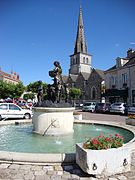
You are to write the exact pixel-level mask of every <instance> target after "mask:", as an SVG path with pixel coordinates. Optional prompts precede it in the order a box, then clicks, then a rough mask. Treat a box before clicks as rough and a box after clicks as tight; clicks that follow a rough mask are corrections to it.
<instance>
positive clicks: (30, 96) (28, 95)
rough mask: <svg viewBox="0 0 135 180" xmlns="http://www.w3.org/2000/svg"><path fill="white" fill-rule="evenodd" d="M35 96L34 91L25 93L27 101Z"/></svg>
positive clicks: (24, 97)
mask: <svg viewBox="0 0 135 180" xmlns="http://www.w3.org/2000/svg"><path fill="white" fill-rule="evenodd" d="M34 98H35V95H34V94H33V93H27V94H24V96H23V99H25V100H26V101H27V100H28V99H32V100H33V99H34Z"/></svg>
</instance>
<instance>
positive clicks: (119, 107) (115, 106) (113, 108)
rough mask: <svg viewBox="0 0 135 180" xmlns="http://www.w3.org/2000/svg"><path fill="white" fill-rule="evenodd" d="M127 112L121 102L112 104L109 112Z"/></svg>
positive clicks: (125, 106)
mask: <svg viewBox="0 0 135 180" xmlns="http://www.w3.org/2000/svg"><path fill="white" fill-rule="evenodd" d="M127 110H128V106H127V104H125V103H121V102H117V103H113V104H112V105H111V107H110V112H112V113H120V114H127Z"/></svg>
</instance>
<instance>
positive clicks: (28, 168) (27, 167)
mask: <svg viewBox="0 0 135 180" xmlns="http://www.w3.org/2000/svg"><path fill="white" fill-rule="evenodd" d="M31 167H32V166H31V165H22V166H20V169H22V170H27V171H28V170H30V169H31Z"/></svg>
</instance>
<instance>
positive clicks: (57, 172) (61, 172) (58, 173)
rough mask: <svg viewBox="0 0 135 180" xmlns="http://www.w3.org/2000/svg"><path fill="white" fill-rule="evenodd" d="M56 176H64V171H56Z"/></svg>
mask: <svg viewBox="0 0 135 180" xmlns="http://www.w3.org/2000/svg"><path fill="white" fill-rule="evenodd" d="M55 174H56V175H59V176H60V175H63V171H56V173H55Z"/></svg>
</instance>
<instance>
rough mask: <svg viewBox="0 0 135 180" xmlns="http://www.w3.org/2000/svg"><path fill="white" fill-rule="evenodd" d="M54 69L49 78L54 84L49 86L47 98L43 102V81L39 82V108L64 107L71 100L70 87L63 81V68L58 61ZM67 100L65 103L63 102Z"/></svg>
mask: <svg viewBox="0 0 135 180" xmlns="http://www.w3.org/2000/svg"><path fill="white" fill-rule="evenodd" d="M54 66H55V67H54V69H53V70H51V71H49V76H50V77H52V78H53V84H48V86H47V91H46V93H47V98H46V100H45V101H43V85H42V81H38V83H39V87H38V95H37V98H38V103H37V106H47V107H60V106H61V107H62V106H65V105H66V104H68V103H67V102H68V100H69V88H68V85H67V84H65V83H63V81H62V68H61V66H60V63H59V62H58V61H55V62H54ZM62 98H63V99H65V102H63V101H61V100H62Z"/></svg>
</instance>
